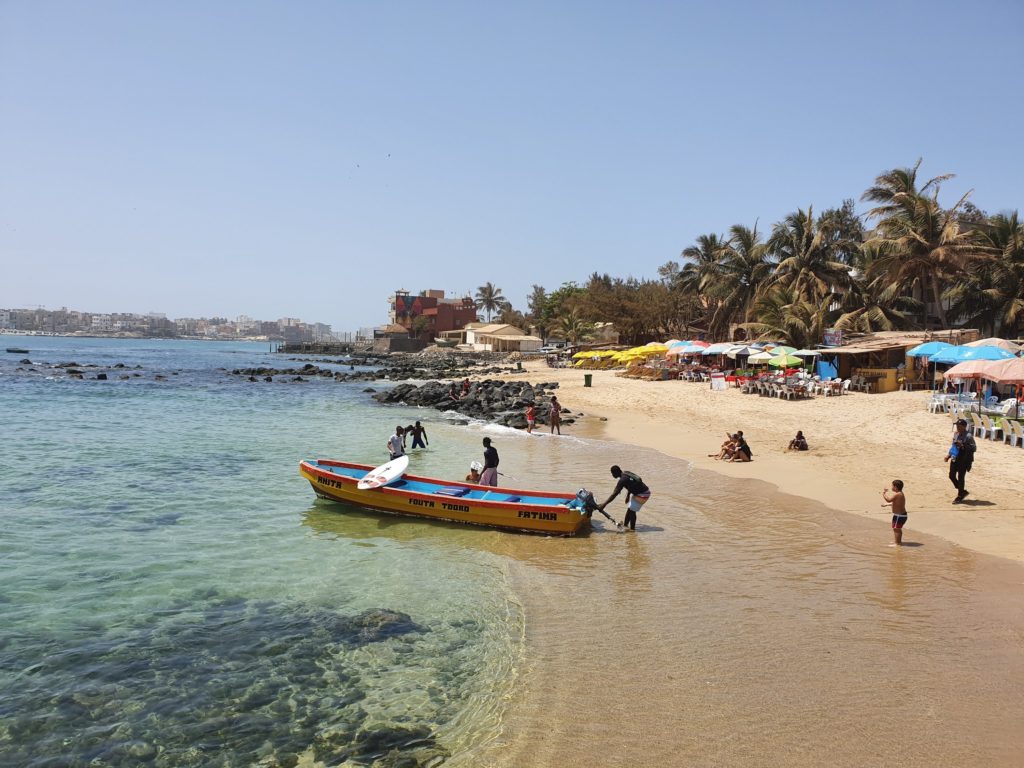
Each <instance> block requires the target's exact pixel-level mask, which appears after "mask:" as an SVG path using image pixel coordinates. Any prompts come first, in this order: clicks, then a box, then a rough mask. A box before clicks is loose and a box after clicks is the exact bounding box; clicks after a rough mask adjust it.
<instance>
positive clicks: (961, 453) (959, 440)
mask: <svg viewBox="0 0 1024 768" xmlns="http://www.w3.org/2000/svg"><path fill="white" fill-rule="evenodd" d="M976 450H978V444H977V443H975V442H974V435H972V434H970V433H969V432H968V431H967V420H966V419H957V420H956V432H954V433H953V444H952V445H951V446H950V447H949V452H948V453H947V454H946V458H945V461H948V462H949V482H951V483H952V484H953V486H954V487H955V488H956V498H955V499H953V503H954V504H963V501H964V497H966V496H967V494H968V491H967V490H966V489H965V488H964V481H965V479H966V476H967V473H968V472H970V471H971V466H972V465H973V464H974V452H975V451H976Z"/></svg>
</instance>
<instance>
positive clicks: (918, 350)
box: [907, 341, 953, 357]
mask: <svg viewBox="0 0 1024 768" xmlns="http://www.w3.org/2000/svg"><path fill="white" fill-rule="evenodd" d="M952 348H953V345H952V344H949V343H947V342H945V341H926V342H925V343H924V344H918V345H917V346H916V347H911V348H910V349H908V350H907V357H931V356H932V355H934V354H936V353H937V352H942V351H943V350H946V349H952Z"/></svg>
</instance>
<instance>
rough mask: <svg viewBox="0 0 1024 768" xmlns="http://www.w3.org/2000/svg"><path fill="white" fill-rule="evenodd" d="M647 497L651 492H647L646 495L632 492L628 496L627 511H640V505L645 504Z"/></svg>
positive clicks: (649, 496)
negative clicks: (630, 495)
mask: <svg viewBox="0 0 1024 768" xmlns="http://www.w3.org/2000/svg"><path fill="white" fill-rule="evenodd" d="M649 498H651V494H649V493H648V494H647V495H646V496H637V495H636V494H635V493H634V494H633V496H632V497H630V499H629V511H630V512H639V511H640V507H642V506H643V505H644V504H646V503H647V500H648V499H649Z"/></svg>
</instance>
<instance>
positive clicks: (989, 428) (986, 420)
mask: <svg viewBox="0 0 1024 768" xmlns="http://www.w3.org/2000/svg"><path fill="white" fill-rule="evenodd" d="M979 418H980V419H981V424H982V428H983V434H982V437H984V433H988V438H989V440H995V439H996V432H999V433H1000V434H1002V431H1003V428H1002V427H997V426H996V423H995V422H994V421H993V420H992V419H991V418H990V417H988V416H986V415H985V414H982V415H981V416H980V417H979Z"/></svg>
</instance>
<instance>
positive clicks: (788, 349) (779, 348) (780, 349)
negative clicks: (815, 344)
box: [772, 344, 796, 355]
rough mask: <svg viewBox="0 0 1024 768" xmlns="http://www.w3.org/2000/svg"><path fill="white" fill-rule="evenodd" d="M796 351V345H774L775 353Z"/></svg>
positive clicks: (783, 353) (773, 350) (785, 353)
mask: <svg viewBox="0 0 1024 768" xmlns="http://www.w3.org/2000/svg"><path fill="white" fill-rule="evenodd" d="M794 352H796V349H795V348H794V347H787V346H786V345H785V344H779V345H778V346H775V347H772V354H773V355H792V354H793V353H794Z"/></svg>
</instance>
